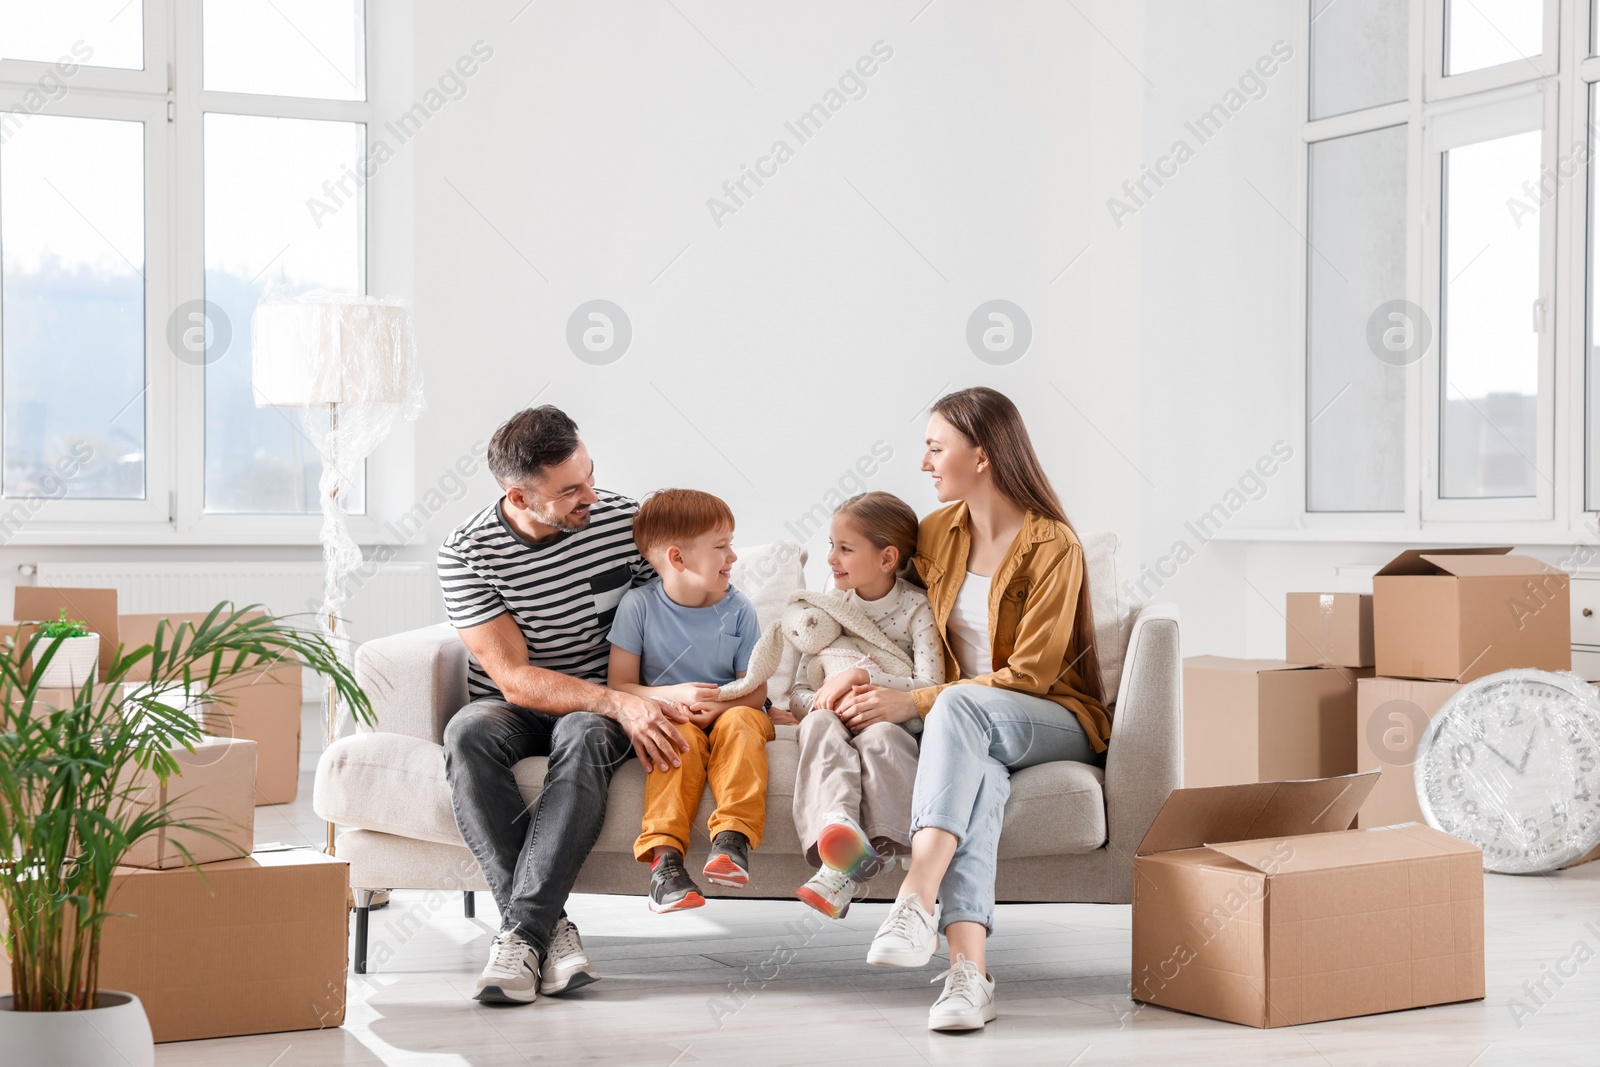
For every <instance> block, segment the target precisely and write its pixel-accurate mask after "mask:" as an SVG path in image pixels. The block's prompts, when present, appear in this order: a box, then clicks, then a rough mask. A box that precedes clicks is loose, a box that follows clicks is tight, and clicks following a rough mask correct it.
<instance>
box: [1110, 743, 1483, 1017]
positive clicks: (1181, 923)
mask: <svg viewBox="0 0 1600 1067" xmlns="http://www.w3.org/2000/svg"><path fill="white" fill-rule="evenodd" d="M1376 778H1377V776H1376V775H1372V774H1366V775H1352V776H1346V777H1341V778H1332V779H1321V780H1315V781H1303V782H1265V783H1257V784H1252V785H1234V786H1217V787H1213V788H1209V789H1178V790H1174V791H1173V793H1172V795H1171V796H1169V797H1168V798H1167V802H1166V804H1164V805H1163V806H1162V808H1161V811H1160V812H1159V813H1158V814H1157V815H1156V818H1155V821H1154V822H1153V823H1152V824H1151V826H1150V830H1149V832H1148V833H1146V834H1145V837H1144V841H1143V842H1142V843H1141V844H1140V846H1139V849H1138V854H1137V855H1136V856H1135V858H1134V861H1133V991H1132V992H1133V999H1135V1000H1138V1001H1142V1002H1144V1003H1146V1004H1155V1005H1159V1006H1161V1007H1165V1008H1171V1009H1174V1010H1176V1011H1184V1012H1189V1013H1191V1014H1195V1015H1205V1016H1209V1017H1211V1018H1213V1019H1222V1020H1225V1021H1227V1022H1236V1023H1242V1024H1244V1025H1246V1026H1259V1027H1272V1026H1293V1025H1297V1024H1300V1023H1308V1022H1317V1021H1320V1020H1324V1019H1342V1018H1348V1017H1351V1016H1356V1015H1370V1014H1373V1013H1375V1012H1384V1011H1398V1010H1400V1009H1403V1008H1419V1007H1423V1006H1425V1005H1429V1004H1447V1003H1451V1002H1453V1001H1459V1000H1477V999H1481V998H1482V997H1483V995H1484V963H1483V934H1484V929H1483V854H1482V853H1481V852H1480V851H1479V850H1478V848H1477V847H1476V846H1473V845H1469V844H1466V843H1465V842H1462V841H1458V840H1456V839H1455V838H1453V837H1451V836H1450V835H1449V834H1446V833H1442V832H1440V831H1438V830H1434V829H1432V828H1431V827H1427V826H1421V825H1419V824H1417V823H1406V824H1404V825H1401V826H1390V827H1382V828H1377V829H1371V830H1349V829H1346V827H1348V826H1349V824H1350V820H1351V819H1352V818H1353V817H1354V815H1355V813H1356V810H1357V809H1358V808H1359V807H1360V805H1361V802H1362V801H1363V800H1364V799H1365V798H1366V795H1367V790H1368V789H1370V788H1371V784H1372V783H1373V782H1374V781H1375V780H1376Z"/></svg>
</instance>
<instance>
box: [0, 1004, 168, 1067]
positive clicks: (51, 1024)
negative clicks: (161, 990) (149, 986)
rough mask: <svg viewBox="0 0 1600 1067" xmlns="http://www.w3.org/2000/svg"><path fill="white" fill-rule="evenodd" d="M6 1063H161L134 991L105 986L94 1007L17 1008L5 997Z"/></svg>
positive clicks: (1, 1041)
mask: <svg viewBox="0 0 1600 1067" xmlns="http://www.w3.org/2000/svg"><path fill="white" fill-rule="evenodd" d="M0 1049H5V1061H6V1062H7V1063H17V1064H23V1063H26V1064H40V1065H44V1064H49V1065H50V1067H104V1065H106V1064H111V1063H114V1064H117V1065H118V1067H121V1065H123V1064H126V1065H127V1067H155V1062H156V1046H155V1039H154V1038H153V1037H151V1034H150V1020H149V1019H148V1018H146V1017H145V1014H144V1005H143V1004H141V1003H139V998H138V997H136V996H134V995H133V994H132V993H118V992H115V991H113V990H109V989H102V990H100V992H99V993H97V994H96V995H95V1007H94V1008H92V1009H91V1010H89V1011H16V1010H14V1009H13V1008H12V1000H11V997H10V996H3V997H0Z"/></svg>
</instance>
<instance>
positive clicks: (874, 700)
mask: <svg viewBox="0 0 1600 1067" xmlns="http://www.w3.org/2000/svg"><path fill="white" fill-rule="evenodd" d="M837 714H838V716H839V721H840V722H842V723H844V724H845V726H846V727H848V728H849V730H850V732H851V733H853V734H858V733H860V732H861V731H862V730H865V729H866V728H867V727H869V726H871V725H872V724H873V723H875V722H894V723H901V722H910V721H911V720H912V719H914V718H916V717H917V705H916V702H915V701H913V700H912V699H911V694H910V693H902V692H901V691H900V690H898V689H890V688H888V687H887V686H882V685H857V686H852V687H851V689H850V692H849V693H847V694H846V695H845V698H844V699H843V700H842V701H840V702H839V710H838V713H837Z"/></svg>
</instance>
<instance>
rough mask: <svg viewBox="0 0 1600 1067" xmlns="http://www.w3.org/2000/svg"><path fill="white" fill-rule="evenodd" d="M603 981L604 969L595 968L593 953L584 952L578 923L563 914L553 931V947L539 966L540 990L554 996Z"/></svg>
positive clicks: (551, 942) (546, 994)
mask: <svg viewBox="0 0 1600 1067" xmlns="http://www.w3.org/2000/svg"><path fill="white" fill-rule="evenodd" d="M599 980H600V972H599V971H597V970H595V966H594V963H593V962H592V961H591V960H590V959H589V954H588V953H587V952H585V951H583V942H582V941H581V940H580V939H579V938H578V927H577V925H576V924H574V923H573V922H572V920H571V919H568V918H567V917H566V916H565V915H563V916H561V918H559V919H557V920H556V928H555V929H554V930H553V931H551V933H550V947H549V948H547V949H546V950H545V954H544V966H543V967H541V968H539V992H541V993H543V994H544V995H545V996H551V995H553V994H556V993H565V992H567V990H569V989H578V988H580V987H582V986H586V985H588V984H589V983H590V982H598V981H599Z"/></svg>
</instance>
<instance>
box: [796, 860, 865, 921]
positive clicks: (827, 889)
mask: <svg viewBox="0 0 1600 1067" xmlns="http://www.w3.org/2000/svg"><path fill="white" fill-rule="evenodd" d="M859 889H861V883H860V882H853V881H851V880H850V876H849V875H846V874H842V873H841V872H839V871H836V870H834V869H833V868H832V867H823V868H822V869H821V870H819V871H817V873H816V874H814V875H812V876H811V881H809V882H807V883H806V884H805V885H803V886H801V887H800V888H799V889H796V890H795V891H794V895H795V896H797V897H799V898H800V900H801V901H802V902H804V903H806V904H809V905H811V906H812V907H813V908H816V909H817V910H818V911H820V912H822V914H824V915H826V916H827V917H828V918H830V919H842V918H844V917H845V915H846V914H847V913H848V912H849V911H850V900H851V898H852V897H854V896H855V895H856V892H857V891H858V890H859Z"/></svg>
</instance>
